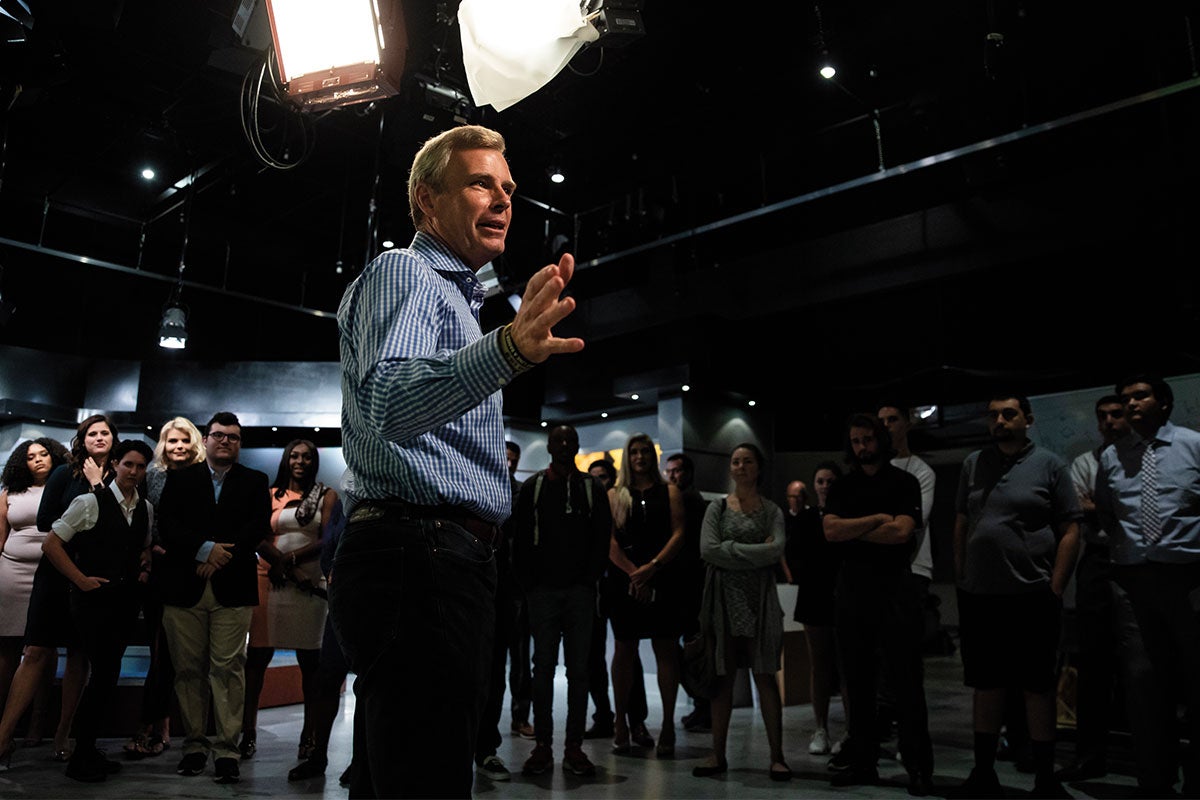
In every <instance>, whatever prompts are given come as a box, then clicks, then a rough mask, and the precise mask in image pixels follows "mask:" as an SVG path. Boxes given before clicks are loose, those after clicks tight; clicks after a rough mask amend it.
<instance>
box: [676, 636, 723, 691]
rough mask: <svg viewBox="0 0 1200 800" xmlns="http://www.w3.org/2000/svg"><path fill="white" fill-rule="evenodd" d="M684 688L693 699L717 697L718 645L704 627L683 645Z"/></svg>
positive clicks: (718, 681) (718, 684) (682, 679)
mask: <svg viewBox="0 0 1200 800" xmlns="http://www.w3.org/2000/svg"><path fill="white" fill-rule="evenodd" d="M681 682H682V683H683V688H684V689H685V690H686V691H687V693H688V694H690V695H691V696H692V697H703V698H705V699H707V700H711V699H713V698H714V697H716V696H717V690H718V688H719V686H720V682H721V680H720V676H719V675H717V645H716V642H715V641H714V639H713V635H712V632H711V631H710V630H709V629H708V627H707V626H706V627H704V628H702V629H701V630H699V631H697V632H696V633H694V634H692V635H691V636H690V637H689V638H688V639H687V641H685V642H684V643H683V672H682V675H681Z"/></svg>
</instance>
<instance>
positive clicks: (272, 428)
mask: <svg viewBox="0 0 1200 800" xmlns="http://www.w3.org/2000/svg"><path fill="white" fill-rule="evenodd" d="M271 430H272V431H278V430H279V428H276V427H275V426H274V425H272V426H271Z"/></svg>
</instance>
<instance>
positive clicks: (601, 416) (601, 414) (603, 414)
mask: <svg viewBox="0 0 1200 800" xmlns="http://www.w3.org/2000/svg"><path fill="white" fill-rule="evenodd" d="M600 419H608V412H607V411H601V412H600Z"/></svg>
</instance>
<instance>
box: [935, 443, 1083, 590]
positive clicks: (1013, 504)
mask: <svg viewBox="0 0 1200 800" xmlns="http://www.w3.org/2000/svg"><path fill="white" fill-rule="evenodd" d="M955 510H956V511H957V512H958V513H959V514H964V515H965V516H966V518H967V536H966V564H965V568H964V570H963V577H962V580H961V582H960V586H961V587H962V588H963V589H965V590H966V591H968V592H973V593H975V594H1022V593H1026V592H1036V591H1042V590H1044V589H1045V588H1046V587H1048V586H1049V585H1050V578H1051V576H1052V575H1053V573H1054V559H1055V557H1056V555H1057V553H1058V542H1059V540H1060V538H1061V537H1060V536H1059V533H1058V531H1059V529H1060V527H1061V525H1062V524H1063V523H1065V522H1071V521H1078V520H1079V519H1080V518H1081V516H1082V515H1081V513H1080V511H1079V498H1078V496H1077V495H1076V494H1075V487H1074V486H1073V485H1072V483H1071V476H1070V474H1069V470H1068V469H1067V464H1066V462H1065V461H1063V459H1062V458H1060V457H1059V456H1058V455H1056V454H1055V453H1052V452H1051V451H1049V450H1046V449H1045V448H1041V447H1037V446H1036V445H1034V444H1033V443H1032V442H1030V443H1029V445H1028V446H1026V447H1025V448H1024V449H1023V450H1021V452H1019V453H1017V454H1016V455H1014V456H1011V457H1010V456H1006V455H1005V454H1004V453H1002V452H1001V451H1000V449H999V448H997V447H987V448H984V449H983V450H976V451H975V452H974V453H971V454H970V455H969V456H967V457H966V459H965V460H964V461H963V466H962V472H961V473H960V475H959V480H958V496H957V498H956V502H955Z"/></svg>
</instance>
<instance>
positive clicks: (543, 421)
mask: <svg viewBox="0 0 1200 800" xmlns="http://www.w3.org/2000/svg"><path fill="white" fill-rule="evenodd" d="M549 424H550V423H549V422H546V420H542V427H543V428H545V427H546V426H547V425H549Z"/></svg>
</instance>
